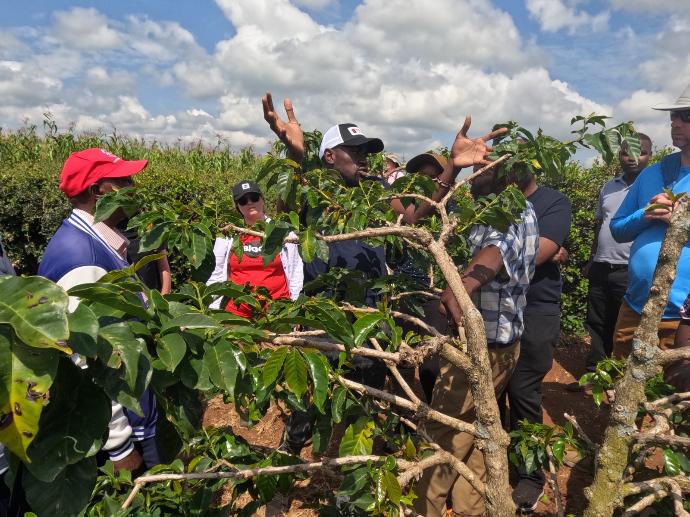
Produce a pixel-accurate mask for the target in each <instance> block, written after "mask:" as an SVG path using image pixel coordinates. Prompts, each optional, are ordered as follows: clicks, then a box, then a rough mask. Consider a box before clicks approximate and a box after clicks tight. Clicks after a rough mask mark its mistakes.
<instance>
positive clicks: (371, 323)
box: [352, 312, 385, 346]
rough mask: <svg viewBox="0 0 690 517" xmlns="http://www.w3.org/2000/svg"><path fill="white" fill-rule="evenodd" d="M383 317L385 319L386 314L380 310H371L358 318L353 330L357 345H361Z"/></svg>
mask: <svg viewBox="0 0 690 517" xmlns="http://www.w3.org/2000/svg"><path fill="white" fill-rule="evenodd" d="M383 319H385V316H384V315H383V314H382V313H380V312H370V313H367V314H365V315H364V316H362V317H361V318H358V319H357V321H355V323H354V324H353V325H352V330H353V331H354V335H355V346H361V344H362V343H364V340H365V339H366V338H367V336H369V334H370V333H371V331H372V330H373V329H374V328H376V325H378V323H379V322H380V321H381V320H383Z"/></svg>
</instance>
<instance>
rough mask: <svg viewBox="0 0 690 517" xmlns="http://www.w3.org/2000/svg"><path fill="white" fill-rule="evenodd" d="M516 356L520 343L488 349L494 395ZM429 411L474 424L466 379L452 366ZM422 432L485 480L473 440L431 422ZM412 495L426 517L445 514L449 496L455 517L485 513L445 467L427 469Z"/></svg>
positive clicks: (476, 498) (439, 383) (464, 484)
mask: <svg viewBox="0 0 690 517" xmlns="http://www.w3.org/2000/svg"><path fill="white" fill-rule="evenodd" d="M519 355H520V342H519V340H518V341H516V342H515V343H514V344H512V345H510V346H507V347H504V348H489V359H490V361H491V374H492V378H493V384H494V388H495V391H496V394H497V395H498V394H499V393H502V392H503V390H504V389H505V387H506V385H507V384H508V381H509V380H510V374H511V373H512V371H513V369H514V368H515V364H516V363H517V360H518V357H519ZM431 407H433V408H434V409H436V410H438V411H441V412H442V413H445V414H447V415H450V416H454V417H456V418H459V419H461V420H464V421H466V422H473V421H474V420H475V412H474V402H473V400H472V395H471V394H470V391H469V382H468V381H467V376H466V375H465V374H464V373H463V372H462V371H461V370H460V369H459V368H456V367H455V366H451V365H450V364H448V363H444V364H442V366H441V374H440V376H439V379H438V381H437V382H436V386H435V387H434V395H433V399H432V400H431ZM426 430H427V432H428V433H429V434H430V435H431V437H432V438H433V440H434V441H435V442H436V443H438V444H439V445H440V446H441V447H442V448H443V449H445V450H447V451H449V452H451V453H453V455H454V456H455V457H457V458H458V459H460V460H462V461H463V462H465V463H466V464H467V466H468V467H469V468H470V469H471V470H472V471H473V472H474V473H475V474H476V475H477V477H478V478H479V479H481V480H482V481H484V480H485V477H486V467H485V465H484V457H483V455H482V453H481V451H480V450H479V449H477V448H476V447H475V446H474V437H473V436H472V435H470V434H467V433H458V432H457V431H456V430H454V429H451V428H450V427H447V426H445V425H443V424H440V423H438V422H435V421H428V422H427V423H426ZM415 492H416V494H417V496H418V498H417V499H416V500H415V511H416V512H417V513H419V514H420V515H425V516H426V517H438V516H442V515H445V514H446V499H447V498H448V495H449V494H451V495H452V501H453V512H454V514H455V515H483V514H484V513H485V512H486V508H485V506H484V501H483V500H482V498H481V496H480V495H479V494H478V493H477V492H476V491H475V490H474V489H473V488H472V487H471V486H470V484H469V483H468V482H467V481H465V479H464V478H462V477H460V476H459V475H458V473H457V472H456V471H455V470H454V469H452V468H450V467H449V466H447V465H440V466H438V467H434V468H431V469H427V470H425V471H424V473H423V474H422V478H421V479H420V481H419V483H418V484H417V487H416V489H415Z"/></svg>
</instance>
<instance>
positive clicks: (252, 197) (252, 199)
mask: <svg viewBox="0 0 690 517" xmlns="http://www.w3.org/2000/svg"><path fill="white" fill-rule="evenodd" d="M259 199H261V195H260V194H257V193H256V192H251V193H249V194H247V195H244V196H242V197H241V198H239V199H238V200H237V204H238V205H240V206H244V205H246V204H247V203H256V202H257V201H258V200H259Z"/></svg>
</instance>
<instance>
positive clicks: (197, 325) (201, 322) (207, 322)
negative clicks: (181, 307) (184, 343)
mask: <svg viewBox="0 0 690 517" xmlns="http://www.w3.org/2000/svg"><path fill="white" fill-rule="evenodd" d="M218 326H219V325H218V323H216V320H214V319H213V318H211V317H210V316H206V315H205V314H201V313H196V312H190V313H189V314H183V315H181V316H177V317H176V318H173V319H171V320H168V321H166V322H165V324H164V325H163V327H162V328H161V334H165V333H166V332H167V331H168V330H170V329H173V328H180V330H182V331H184V330H186V329H206V328H217V327H218Z"/></svg>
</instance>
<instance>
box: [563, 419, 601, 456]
mask: <svg viewBox="0 0 690 517" xmlns="http://www.w3.org/2000/svg"><path fill="white" fill-rule="evenodd" d="M563 418H565V419H566V420H567V421H568V422H570V423H571V424H572V426H573V429H575V431H577V434H579V435H580V438H582V441H583V442H585V444H586V445H587V448H588V449H589V450H591V451H592V452H593V453H596V451H597V449H598V447H597V445H596V444H595V443H594V442H593V441H592V440H591V439H590V438H589V436H587V433H585V432H584V430H583V429H582V427H581V426H580V424H579V423H578V421H577V419H576V418H575V417H574V416H572V415H569V414H568V413H563Z"/></svg>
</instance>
